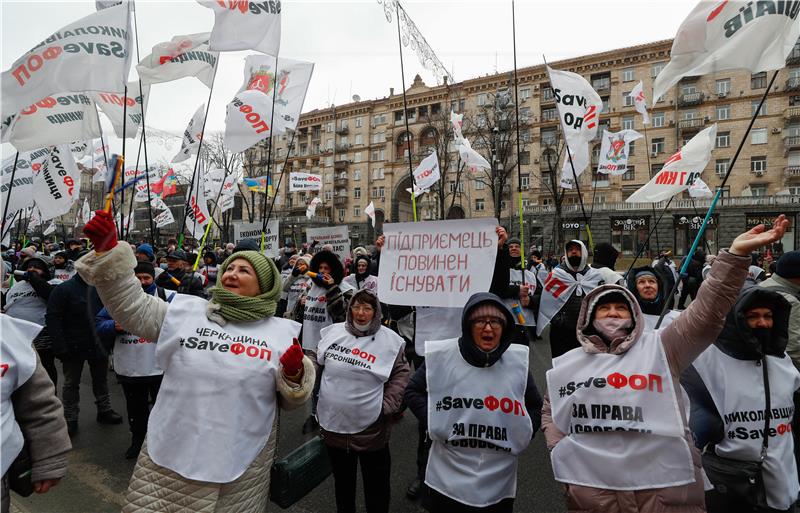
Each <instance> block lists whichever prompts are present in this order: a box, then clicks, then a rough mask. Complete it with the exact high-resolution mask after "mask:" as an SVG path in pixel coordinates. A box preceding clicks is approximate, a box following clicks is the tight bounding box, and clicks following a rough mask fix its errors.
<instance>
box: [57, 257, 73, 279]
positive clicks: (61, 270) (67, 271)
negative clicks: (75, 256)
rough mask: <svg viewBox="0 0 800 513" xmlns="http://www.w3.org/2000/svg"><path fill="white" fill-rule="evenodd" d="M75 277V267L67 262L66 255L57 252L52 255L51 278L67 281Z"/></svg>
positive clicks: (69, 261)
mask: <svg viewBox="0 0 800 513" xmlns="http://www.w3.org/2000/svg"><path fill="white" fill-rule="evenodd" d="M74 275H75V265H74V264H73V262H72V261H71V260H67V253H66V252H64V251H59V252H57V253H54V254H53V278H55V279H57V280H59V281H67V280H68V279H70V278H72V277H73V276H74Z"/></svg>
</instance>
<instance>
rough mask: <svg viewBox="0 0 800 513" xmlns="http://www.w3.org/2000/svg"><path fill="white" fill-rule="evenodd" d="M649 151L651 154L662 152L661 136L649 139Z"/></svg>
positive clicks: (662, 141)
mask: <svg viewBox="0 0 800 513" xmlns="http://www.w3.org/2000/svg"><path fill="white" fill-rule="evenodd" d="M650 153H652V154H653V155H657V154H659V153H664V138H663V137H656V138H654V139H653V140H652V141H650Z"/></svg>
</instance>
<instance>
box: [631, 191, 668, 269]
mask: <svg viewBox="0 0 800 513" xmlns="http://www.w3.org/2000/svg"><path fill="white" fill-rule="evenodd" d="M673 199H675V197H674V196H673V197H672V198H670V199H669V201H667V205H666V206H665V207H664V210H663V211H662V212H661V215H660V216H658V219H655V210H656V206H655V204H653V205H652V206H653V213H654V215H653V218H654V220H655V225H654V226H653V227H652V228H650V231H649V232H648V233H647V239H645V241H644V244H641V245H639V250H638V251H637V252H636V256H634V257H633V262H631V265H630V266H628V270H627V271H625V274H623V276H624V277H627V276H628V273H630V272H631V270H632V269H633V268H634V266H635V265H636V261H637V260H639V258H640V257H641V256H642V254H644V250H645V249H646V248H647V247H648V246H649V245H650V238H651V237H652V236H653V234H654V233H655V234H656V236H658V224H659V223H660V222H661V218H662V217H664V214H666V213H667V210H668V209H669V205H670V204H671V203H672V200H673Z"/></svg>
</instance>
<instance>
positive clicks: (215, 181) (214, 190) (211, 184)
mask: <svg viewBox="0 0 800 513" xmlns="http://www.w3.org/2000/svg"><path fill="white" fill-rule="evenodd" d="M224 180H225V170H224V169H220V168H216V169H212V170H211V171H208V172H206V176H205V178H204V183H205V188H206V198H208V199H216V198H217V195H218V194H220V190H221V189H222V186H223V184H224Z"/></svg>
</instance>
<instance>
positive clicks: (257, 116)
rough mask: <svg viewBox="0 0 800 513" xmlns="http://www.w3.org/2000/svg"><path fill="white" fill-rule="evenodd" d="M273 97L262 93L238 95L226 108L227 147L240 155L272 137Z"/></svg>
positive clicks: (251, 92)
mask: <svg viewBox="0 0 800 513" xmlns="http://www.w3.org/2000/svg"><path fill="white" fill-rule="evenodd" d="M271 113H272V97H271V96H268V95H266V94H264V93H262V92H260V91H256V90H252V91H244V92H241V93H239V94H237V95H236V96H235V97H234V98H233V101H231V103H229V104H228V106H227V107H226V113H225V145H226V146H228V149H230V151H231V152H233V153H239V152H242V151H244V150H246V149H247V148H249V147H251V146H252V145H254V144H255V143H257V142H258V141H260V140H262V139H266V138H267V137H269V136H270V129H269V125H268V123H269V120H270V117H271Z"/></svg>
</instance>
